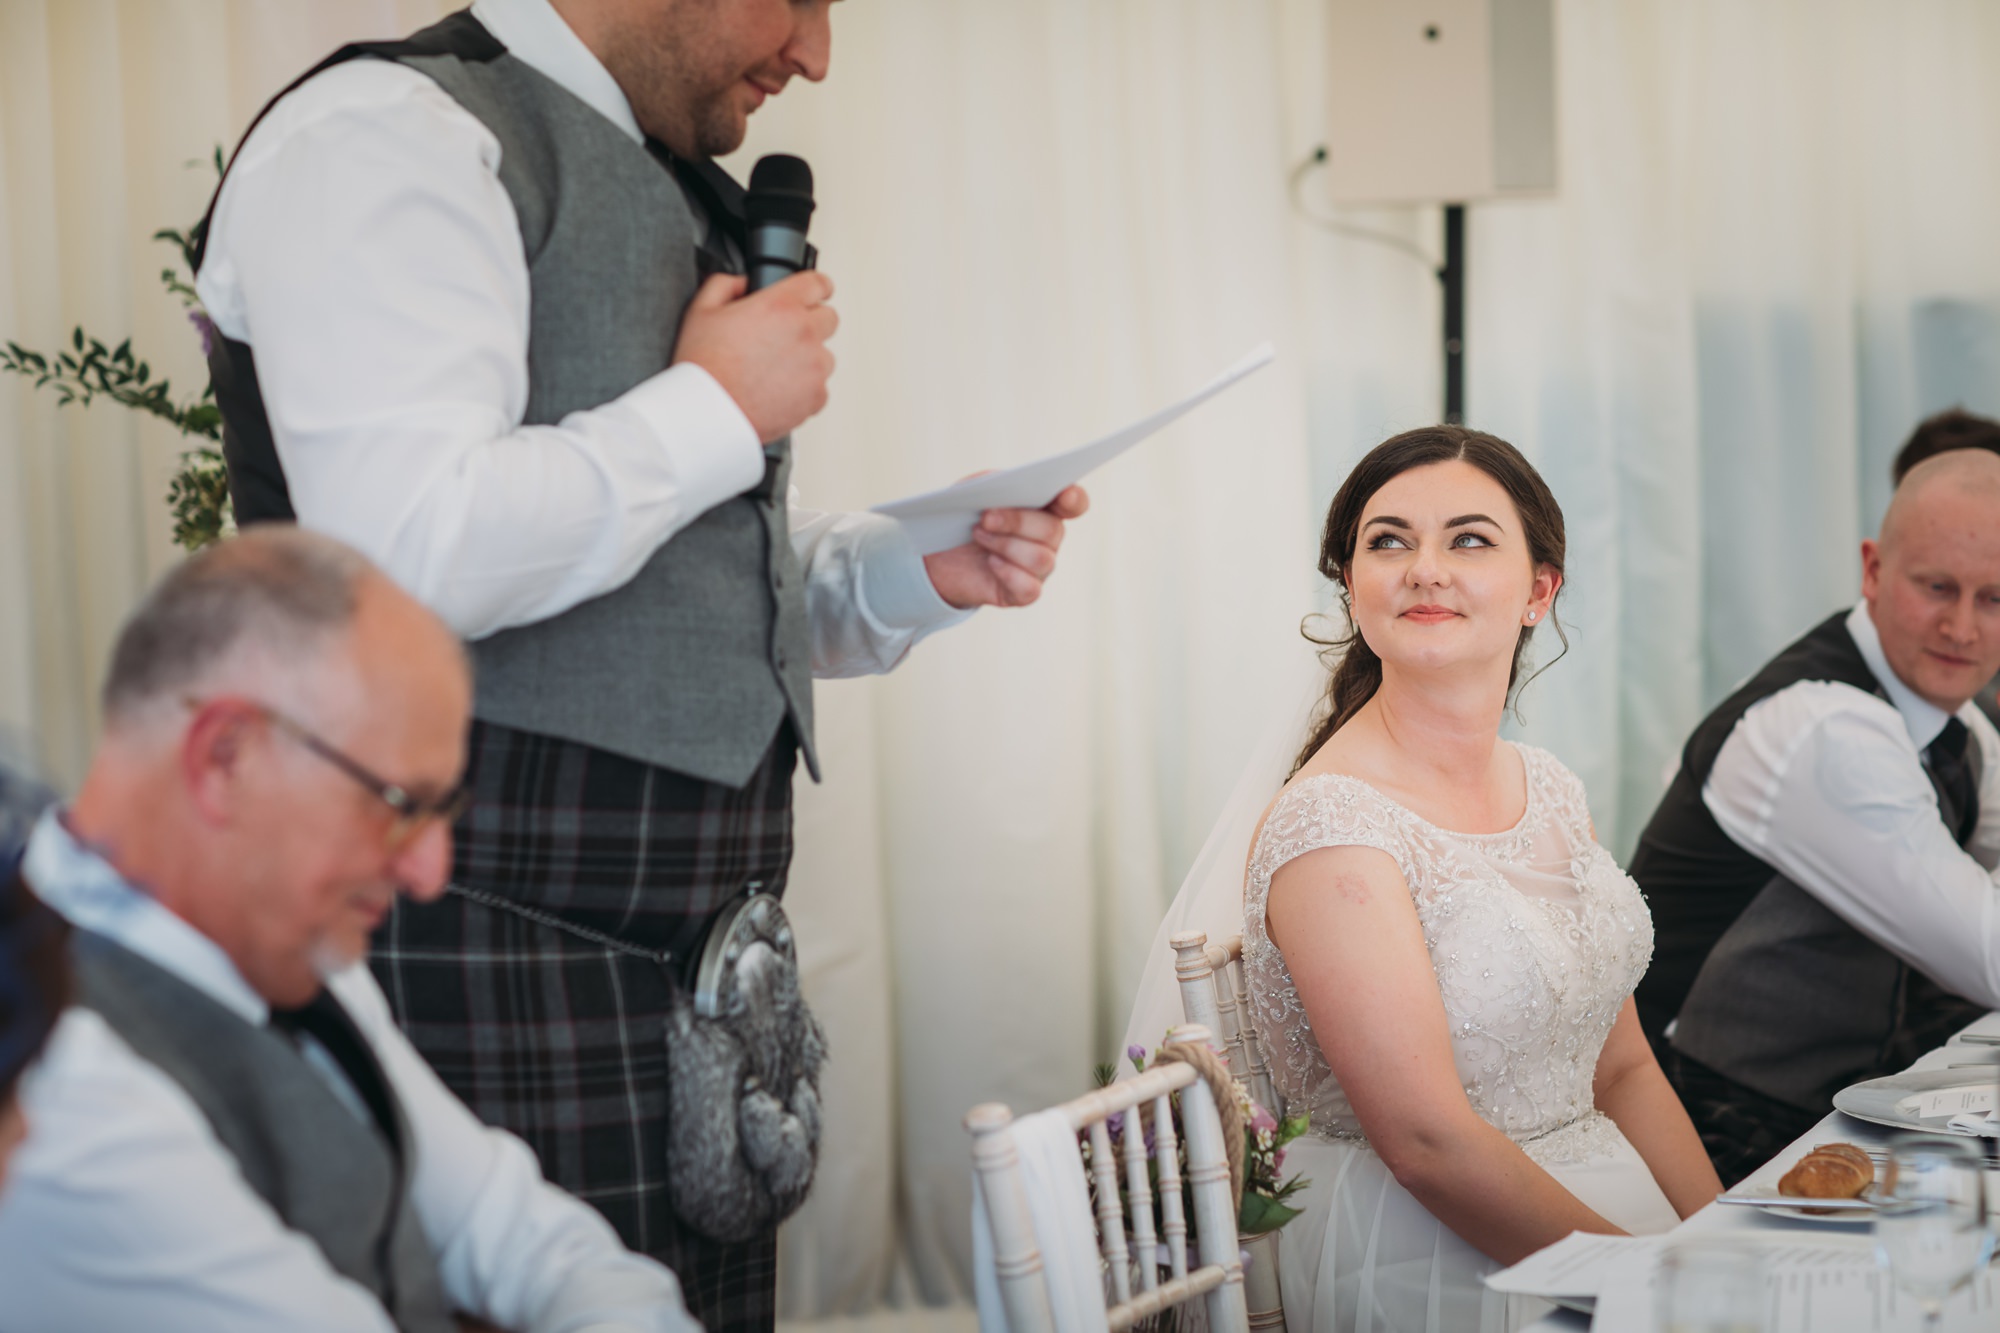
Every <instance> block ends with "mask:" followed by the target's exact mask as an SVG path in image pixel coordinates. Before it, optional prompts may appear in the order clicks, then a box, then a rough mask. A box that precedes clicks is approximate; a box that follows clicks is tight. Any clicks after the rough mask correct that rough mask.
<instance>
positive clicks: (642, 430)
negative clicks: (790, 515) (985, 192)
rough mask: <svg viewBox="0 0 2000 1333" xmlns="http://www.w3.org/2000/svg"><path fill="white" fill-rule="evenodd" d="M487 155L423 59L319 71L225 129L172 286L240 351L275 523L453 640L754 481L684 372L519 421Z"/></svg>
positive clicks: (502, 196) (703, 392)
mask: <svg viewBox="0 0 2000 1333" xmlns="http://www.w3.org/2000/svg"><path fill="white" fill-rule="evenodd" d="M499 169H500V146H499V143H498V141H497V140H496V139H495V138H494V137H493V135H492V133H491V131H489V130H488V129H487V128H486V127H485V126H484V125H482V124H480V123H479V121H478V120H476V119H475V118H474V117H473V116H472V115H471V114H470V113H468V112H467V111H465V110H464V109H463V108H462V107H460V106H459V105H458V104H457V103H456V102H454V101H453V100H452V99H451V98H450V97H449V96H448V95H446V94H445V93H444V91H443V90H442V89H440V88H439V87H438V86H437V85H436V84H434V83H432V82H431V81H430V80H429V79H427V78H425V77H424V76H423V75H421V74H419V73H417V72H416V71H414V70H410V69H407V68H404V67H402V66H399V65H395V64H391V63H388V62H384V61H376V60H357V61H352V62H349V63H347V64H344V65H339V66H336V67H335V68H333V69H331V70H328V71H326V72H325V73H323V74H320V75H318V76H316V77H315V78H313V79H312V80H310V81H308V82H307V83H306V84H304V85H302V86H301V87H300V88H299V89H298V90H296V91H294V92H293V93H291V94H290V95H288V96H287V97H285V98H284V99H282V100H281V101H279V102H278V103H277V104H276V105H275V106H274V107H273V108H272V110H271V112H270V113H269V114H268V115H267V116H266V117H265V119H264V121H263V122H262V123H261V124H260V125H259V126H258V127H257V129H256V130H255V131H254V132H253V133H252V134H251V135H250V137H249V139H248V140H247V141H246V142H245V144H244V146H243V149H242V151H241V152H240V153H239V154H238V156H237V159H236V161H235V162H234V163H233V164H232V166H231V168H230V171H229V175H228V178H227V180H226V181H225V183H224V185H223V189H222V192H221V195H220V197H219V198H218V200H217V206H216V210H215V215H214V219H213V222H212V225H211V229H210V239H209V249H208V254H207V257H206V258H205V260H204V263H203V265H202V269H201V272H200V275H199V277H198V279H197V284H196V285H197V290H198V291H199V292H200V295H201V298H202V301H203V303H204V305H205V306H206V307H207V310H208V312H209V315H210V317H211V318H212V319H213V320H214V322H215V324H216V327H217V328H218V329H219V330H220V331H221V332H222V333H223V334H224V335H226V336H228V337H230V338H234V339H237V340H240V341H243V342H245V343H247V344H248V345H249V346H250V348H251V350H252V352H253V353H254V355H255V357H256V364H257V375H258V383H259V387H260V389H261V390H262V393H263V396H264V404H265V408H266V412H267V414H268V417H269V421H270V424H271V429H272V434H273V437H274V440H275V442H276V445H277V450H278V456H279V460H280V462H281V463H282V464H283V466H284V469H285V475H286V479H287V483H288V486H289V488H290V492H291V499H292V503H293V506H294V508H295V509H296V510H297V513H298V517H299V521H300V522H301V523H302V524H304V525H305V526H308V527H311V528H314V529H317V530H319V531H322V532H326V533H329V534H330V535H332V536H335V537H339V538H341V539H342V540H344V541H347V542H348V543H350V544H351V545H353V546H355V547H357V548H358V549H360V550H361V551H362V552H364V553H365V554H367V555H368V556H369V557H370V558H372V559H373V560H374V561H375V562H376V563H377V564H379V565H380V566H382V568H383V569H384V570H386V571H387V572H388V574H389V575H390V577H392V578H394V579H395V580H396V581H397V582H398V583H400V584H401V585H402V586H404V587H405V588H407V589H408V590H409V591H410V592H411V593H412V594H413V595H415V596H416V597H418V598H419V599H420V600H422V601H423V602H424V603H425V604H426V605H428V606H430V607H431V608H432V609H433V610H435V611H436V612H437V613H438V614H439V615H440V616H442V617H443V618H444V620H445V621H446V622H447V623H448V624H450V625H451V626H452V628H453V629H455V630H456V631H457V632H458V633H460V634H461V635H464V636H466V637H468V638H479V637H482V636H484V635H488V634H491V633H494V632H496V631H498V630H501V629H505V628H508V627H510V626H514V625H521V624H526V623H529V622H532V621H536V620H542V619H546V618H548V617H550V616H553V615H557V614H559V613H561V612H563V611H565V610H568V609H569V608H570V607H573V606H575V605H577V604H578V603H580V602H583V601H586V600H588V599H590V598H592V597H596V596H600V595H602V594H604V593H606V592H610V591H612V590H613V589H615V588H617V587H619V586H621V585H622V584H624V583H625V582H626V581H628V580H629V579H631V578H632V577H633V576H634V575H635V574H636V573H637V572H638V571H639V569H640V568H641V567H642V566H643V565H644V564H645V562H646V560H647V559H648V557H650V556H651V555H652V553H653V552H654V551H655V550H657V549H658V548H659V547H660V545H661V544H662V543H664V542H666V541H667V540H669V539H670V538H672V537H673V535H674V534H675V533H677V532H679V531H680V530H681V529H683V528H685V527H686V526H687V525H688V524H689V523H692V522H693V521H694V520H695V519H696V518H698V517H700V516H701V514H703V513H704V512H706V511H707V510H708V509H710V508H713V507H714V506H715V505H716V504H719V503H720V502H722V501H723V500H726V499H728V498H730V497H731V496H733V495H736V494H740V493H741V492H743V491H744V490H747V489H749V488H750V487H751V486H753V485H755V484H756V482H757V480H758V478H759V477H761V476H762V475H763V454H762V450H761V448H760V447H759V442H758V440H757V436H756V431H755V430H754V429H753V428H752V427H751V425H750V422H749V420H748V418H746V417H745V416H744V415H743V412H742V411H741V409H740V408H738V406H737V405H736V403H735V402H734V400H733V399H731V398H730V396H729V395H728V393H727V392H725V391H724V390H723V389H722V387H721V385H719V384H718V383H717V382H716V381H715V379H714V378H713V377H712V376H710V375H709V374H708V373H707V372H706V371H704V370H702V369H701V368H700V367H698V366H693V365H678V366H673V367H670V368H668V369H667V370H665V371H662V372H661V373H659V374H657V375H654V376H652V377H650V378H648V379H646V380H643V381H641V382H640V383H639V384H637V385H636V386H634V387H633V388H631V389H630V390H628V391H626V392H625V393H623V394H621V395H619V396H617V397H614V398H612V399H611V400H609V401H608V402H606V403H604V404H602V405H601V406H597V407H593V408H590V409H589V410H585V411H578V412H574V413H571V414H570V415H568V416H566V417H564V418H563V419H562V420H560V421H558V422H556V423H554V424H552V425H539V426H528V425H524V424H522V423H523V418H524V415H525V412H526V409H527V399H528V365H527V355H528V325H529V287H528V267H527V260H526V257H525V255H524V252H523V248H522V240H521V234H520V228H519V224H518V222H517V220H516V217H515V214H514V209H513V204H512V202H511V200H510V199H509V198H508V195H507V192H506V189H505V188H504V186H503V185H502V184H501V182H500V179H499V174H498V173H499Z"/></svg>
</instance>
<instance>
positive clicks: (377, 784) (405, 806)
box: [181, 697, 472, 851]
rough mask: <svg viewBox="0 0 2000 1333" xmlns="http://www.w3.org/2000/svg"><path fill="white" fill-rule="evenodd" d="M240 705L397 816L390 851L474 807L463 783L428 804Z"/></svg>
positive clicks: (264, 709)
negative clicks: (426, 828) (351, 780)
mask: <svg viewBox="0 0 2000 1333" xmlns="http://www.w3.org/2000/svg"><path fill="white" fill-rule="evenodd" d="M181 702H182V703H184V704H186V705H187V706H188V707H189V708H192V709H195V710H197V711H199V710H200V709H202V708H204V707H206V706H207V705H208V704H210V703H213V702H214V700H212V699H196V698H193V697H189V698H186V699H183V700H182V701H181ZM237 702H239V703H242V704H245V705H247V706H248V707H250V708H252V709H254V710H255V711H256V713H257V714H258V716H260V717H262V718H264V719H265V720H266V721H267V722H269V723H270V724H271V725H272V726H274V727H276V728H277V729H278V730H279V731H282V732H284V733H285V735H287V736H289V737H291V738H292V739H293V740H295V741H297V742H298V743H299V744H300V745H302V746H304V747H305V748H306V749H307V750H308V751H309V752H311V753H312V754H313V755H315V756H317V757H318V758H320V759H322V760H325V761H326V762H327V763H329V764H331V765H333V766H334V767H335V768H337V769H339V770H340V771H341V772H342V773H345V774H346V775H347V776H348V777H349V778H352V779H353V780H354V782H355V783H356V784H357V785H359V786H361V787H362V788H364V789H366V790H367V792H368V793H369V794H370V795H371V796H373V797H374V798H375V799H376V800H378V801H380V802H382V804H384V805H386V806H388V807H389V809H390V810H392V811H393V812H395V820H394V822H392V823H391V824H390V825H389V835H388V843H389V850H391V851H397V850H400V849H401V848H403V847H406V846H408V845H409V843H410V842H411V841H412V840H413V839H414V838H415V837H416V836H417V834H419V833H421V832H422V831H423V830H424V828H425V827H426V826H427V825H429V824H430V823H431V822H432V821H433V820H443V821H444V822H445V823H446V824H451V823H455V822H456V821H457V819H458V817H459V816H460V815H462V814H464V813H465V811H466V808H467V807H468V806H470V805H471V804H472V793H471V791H470V790H468V789H467V788H466V787H465V785H464V784H463V783H461V784H460V785H458V786H457V787H454V788H453V789H452V790H450V791H448V792H446V793H445V794H444V795H442V796H438V797H434V798H432V799H430V800H425V799H424V798H422V797H420V796H416V795H413V794H412V793H411V792H410V790H409V788H407V787H405V786H403V785H402V784H401V783H397V782H390V781H389V780H388V779H386V778H382V777H378V776H377V775H376V774H375V773H374V771H373V770H371V769H369V768H368V767H367V766H365V765H364V764H362V763H361V762H360V761H359V760H357V759H354V758H351V757H350V756H348V755H346V754H343V753H342V752H341V751H340V750H338V749H336V748H335V747H334V746H333V745H332V744H331V743H329V742H328V741H326V740H324V739H322V738H321V737H320V736H318V735H317V734H315V733H314V732H313V731H312V730H311V729H309V728H307V727H306V726H304V725H303V724H301V723H298V722H294V721H293V720H292V719H291V718H289V717H287V716H285V715H284V714H283V713H281V712H279V711H278V710H277V709H275V708H273V707H271V706H270V705H269V704H261V703H258V702H257V701H256V700H254V699H241V700H237Z"/></svg>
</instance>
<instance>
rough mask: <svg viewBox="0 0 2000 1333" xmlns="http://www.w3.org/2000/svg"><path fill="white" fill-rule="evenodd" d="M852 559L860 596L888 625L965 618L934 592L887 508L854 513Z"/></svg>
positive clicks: (921, 626)
mask: <svg viewBox="0 0 2000 1333" xmlns="http://www.w3.org/2000/svg"><path fill="white" fill-rule="evenodd" d="M855 517H857V518H860V519H863V520H865V521H864V522H861V523H858V524H856V526H855V532H854V563H855V566H856V567H857V568H858V569H859V570H860V571H861V580H860V601H861V604H862V606H863V607H864V608H865V609H866V610H867V613H868V615H869V616H870V617H872V618H873V619H874V620H875V622H876V623H877V624H879V625H881V626H882V627H883V628H884V629H888V630H932V629H940V628H942V627H943V626H945V625H951V624H956V623H957V622H959V621H961V620H966V619H969V618H970V617H971V615H972V612H973V610H976V609H977V608H968V609H966V610H960V609H959V608H957V607H955V606H953V605H952V604H951V603H950V602H947V601H946V600H945V599H944V598H942V597H940V596H938V590H937V587H936V585H934V584H933V583H932V582H931V576H930V571H929V570H927V569H925V568H924V558H923V557H922V556H920V555H918V554H917V546H916V543H915V542H913V541H911V540H910V534H909V533H908V532H906V531H904V529H903V525H902V524H901V523H898V522H897V521H896V520H895V519H893V518H890V517H889V516H888V515H886V514H857V515H856V516H855Z"/></svg>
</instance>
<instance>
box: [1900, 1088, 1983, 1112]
mask: <svg viewBox="0 0 2000 1333" xmlns="http://www.w3.org/2000/svg"><path fill="white" fill-rule="evenodd" d="M1996 1101H2000V1093H1996V1089H1995V1087H1994V1085H1993V1084H1991V1083H1974V1084H1970V1085H1969V1086H1966V1087H1963V1088H1939V1089H1937V1090H1936V1091H1935V1092H1913V1093H1911V1094H1910V1095H1909V1096H1907V1097H1899V1098H1897V1100H1896V1110H1897V1111H1898V1112H1900V1113H1901V1114H1903V1115H1907V1116H1911V1117H1914V1118H1916V1119H1918V1120H1930V1119H1934V1118H1936V1117H1938V1116H1951V1115H1984V1114H1986V1112H1988V1111H1991V1110H1993V1109H1994V1105H1995V1102H1996Z"/></svg>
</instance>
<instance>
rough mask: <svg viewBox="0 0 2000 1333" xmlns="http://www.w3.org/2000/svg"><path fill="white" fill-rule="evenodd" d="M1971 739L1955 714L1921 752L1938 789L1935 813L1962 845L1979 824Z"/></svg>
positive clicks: (1970, 735) (1970, 838) (1976, 776)
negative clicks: (1928, 746)
mask: <svg viewBox="0 0 2000 1333" xmlns="http://www.w3.org/2000/svg"><path fill="white" fill-rule="evenodd" d="M1971 740H1972V733H1971V732H1969V731H1967V730H1966V727H1965V724H1964V723H1963V722H1961V721H1959V720H1958V719H1957V718H1955V717H1954V718H1952V719H1950V720H1949V721H1947V722H1946V723H1945V724H1944V730H1943V731H1940V732H1939V733H1938V734H1937V739H1936V740H1934V741H1932V742H1931V743H1930V748H1928V749H1927V750H1925V751H1924V758H1925V760H1926V762H1927V764H1928V767H1929V769H1930V775H1931V785H1932V786H1933V787H1935V788H1937V798H1938V815H1939V816H1940V817H1941V818H1942V819H1943V820H1944V826H1945V827H1946V828H1947V829H1950V830H1951V836H1952V838H1953V839H1954V840H1955V841H1956V842H1957V843H1958V845H1959V846H1961V847H1963V846H1965V844H1966V843H1968V842H1970V841H1971V840H1972V830H1973V829H1974V827H1975V826H1977V825H1978V823H1979V775H1978V773H1977V772H1976V771H1975V769H1976V767H1977V765H1976V758H1977V756H1976V755H1974V754H1973V753H1972V750H1971V746H1970V742H1971Z"/></svg>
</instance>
